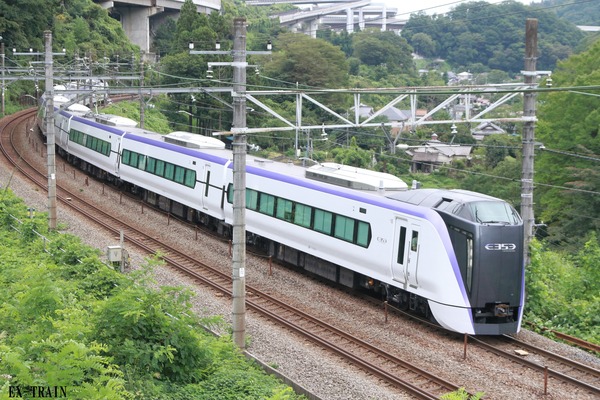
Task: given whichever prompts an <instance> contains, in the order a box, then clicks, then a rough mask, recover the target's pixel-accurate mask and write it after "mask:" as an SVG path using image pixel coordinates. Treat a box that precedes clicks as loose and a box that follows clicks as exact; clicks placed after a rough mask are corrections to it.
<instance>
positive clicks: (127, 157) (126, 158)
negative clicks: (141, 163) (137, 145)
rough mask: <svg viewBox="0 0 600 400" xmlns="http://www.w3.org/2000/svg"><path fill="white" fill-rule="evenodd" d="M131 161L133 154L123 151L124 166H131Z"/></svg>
mask: <svg viewBox="0 0 600 400" xmlns="http://www.w3.org/2000/svg"><path fill="white" fill-rule="evenodd" d="M130 159H131V152H130V151H129V150H123V160H122V161H123V164H125V165H129V162H130Z"/></svg>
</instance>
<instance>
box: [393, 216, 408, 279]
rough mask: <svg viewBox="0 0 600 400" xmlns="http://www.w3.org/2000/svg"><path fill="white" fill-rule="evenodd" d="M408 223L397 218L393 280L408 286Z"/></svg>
mask: <svg viewBox="0 0 600 400" xmlns="http://www.w3.org/2000/svg"><path fill="white" fill-rule="evenodd" d="M406 225H407V221H406V220H404V219H402V218H396V224H395V232H394V254H393V257H392V278H393V279H394V280H395V281H398V282H401V283H404V284H406V272H407V269H406V267H407V258H408V257H407V251H408V249H407V240H406V234H407V228H406Z"/></svg>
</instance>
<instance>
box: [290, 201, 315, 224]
mask: <svg viewBox="0 0 600 400" xmlns="http://www.w3.org/2000/svg"><path fill="white" fill-rule="evenodd" d="M311 217H312V207H309V206H305V205H304V204H298V203H296V212H295V213H294V223H295V224H296V225H300V226H303V227H305V228H310V220H311Z"/></svg>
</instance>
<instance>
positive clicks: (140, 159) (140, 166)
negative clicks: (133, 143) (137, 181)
mask: <svg viewBox="0 0 600 400" xmlns="http://www.w3.org/2000/svg"><path fill="white" fill-rule="evenodd" d="M136 167H137V168H138V169H141V170H142V171H144V170H145V169H146V156H145V155H143V154H140V155H139V157H138V163H137V165H136Z"/></svg>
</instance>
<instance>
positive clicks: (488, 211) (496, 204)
mask: <svg viewBox="0 0 600 400" xmlns="http://www.w3.org/2000/svg"><path fill="white" fill-rule="evenodd" d="M460 214H461V216H462V217H464V218H468V219H470V220H472V221H476V222H479V223H480V224H505V225H518V224H520V223H521V217H519V214H518V213H517V211H516V210H515V209H514V208H512V207H511V206H510V204H508V203H506V202H503V201H474V202H472V203H468V204H467V207H463V209H462V210H461V212H460Z"/></svg>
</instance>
